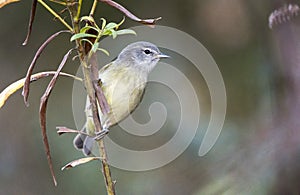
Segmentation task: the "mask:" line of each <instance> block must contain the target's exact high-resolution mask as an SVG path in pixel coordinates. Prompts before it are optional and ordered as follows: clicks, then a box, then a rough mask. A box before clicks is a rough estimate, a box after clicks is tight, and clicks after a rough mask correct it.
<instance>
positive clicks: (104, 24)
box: [100, 18, 106, 30]
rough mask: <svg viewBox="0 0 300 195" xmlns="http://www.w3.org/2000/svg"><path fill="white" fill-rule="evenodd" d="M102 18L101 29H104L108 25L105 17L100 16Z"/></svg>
mask: <svg viewBox="0 0 300 195" xmlns="http://www.w3.org/2000/svg"><path fill="white" fill-rule="evenodd" d="M100 20H101V21H102V27H101V29H102V30H103V29H104V28H105V26H106V20H105V19H104V18H100Z"/></svg>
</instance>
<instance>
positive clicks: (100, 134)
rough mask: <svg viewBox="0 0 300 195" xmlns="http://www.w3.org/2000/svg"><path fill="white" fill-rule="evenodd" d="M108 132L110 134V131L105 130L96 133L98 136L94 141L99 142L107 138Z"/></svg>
mask: <svg viewBox="0 0 300 195" xmlns="http://www.w3.org/2000/svg"><path fill="white" fill-rule="evenodd" d="M108 132H109V130H108V129H103V130H102V131H100V132H97V133H96V136H95V137H94V140H96V141H99V140H101V139H103V138H104V136H105V135H106V134H108Z"/></svg>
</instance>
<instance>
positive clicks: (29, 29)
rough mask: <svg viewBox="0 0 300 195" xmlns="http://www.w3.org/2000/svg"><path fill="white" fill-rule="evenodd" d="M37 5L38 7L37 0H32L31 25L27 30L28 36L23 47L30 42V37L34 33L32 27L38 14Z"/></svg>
mask: <svg viewBox="0 0 300 195" xmlns="http://www.w3.org/2000/svg"><path fill="white" fill-rule="evenodd" d="M36 5H37V0H32V5H31V11H30V19H29V24H28V29H27V35H26V38H25V41H24V42H23V43H22V45H27V42H28V40H29V37H30V35H31V31H32V25H33V21H34V17H35V12H36Z"/></svg>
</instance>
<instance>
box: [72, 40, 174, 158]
mask: <svg viewBox="0 0 300 195" xmlns="http://www.w3.org/2000/svg"><path fill="white" fill-rule="evenodd" d="M167 57H169V56H167V55H165V54H163V53H161V52H160V51H159V49H158V48H157V46H155V45H154V44H152V43H149V42H143V41H141V42H135V43H132V44H130V45H128V46H127V47H125V48H124V49H123V50H122V51H121V53H120V54H119V56H118V57H117V59H116V60H115V61H113V62H111V63H109V64H107V65H105V66H104V67H102V68H101V69H100V71H99V80H100V86H101V88H102V90H103V93H104V96H105V97H106V100H107V103H108V105H109V107H110V109H109V110H110V111H109V113H108V114H107V115H103V114H102V113H101V110H99V115H100V116H99V117H100V120H101V123H102V126H103V129H104V130H105V131H108V129H109V128H110V127H112V126H114V125H116V124H117V123H119V122H120V121H122V120H123V119H124V118H126V117H127V116H128V115H129V114H130V113H131V112H133V111H134V109H135V108H136V107H137V106H138V104H139V103H140V102H141V100H142V97H143V94H144V90H145V87H146V83H147V79H148V75H149V73H150V72H151V70H152V69H153V68H154V67H155V65H156V64H157V63H158V61H159V60H160V59H161V58H167ZM85 112H86V124H85V126H84V128H83V131H85V132H87V133H88V134H89V135H90V136H87V135H84V134H78V135H77V136H76V137H75V139H74V141H73V143H74V146H75V147H76V148H77V149H82V151H83V153H84V154H85V155H89V154H91V150H92V146H93V143H94V137H95V136H96V135H95V126H94V123H93V117H92V110H91V105H90V101H89V98H87V102H86V108H85Z"/></svg>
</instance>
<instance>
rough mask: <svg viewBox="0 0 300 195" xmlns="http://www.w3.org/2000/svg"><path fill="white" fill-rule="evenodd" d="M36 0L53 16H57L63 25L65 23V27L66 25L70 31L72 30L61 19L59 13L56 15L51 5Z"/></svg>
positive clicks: (41, 0)
mask: <svg viewBox="0 0 300 195" xmlns="http://www.w3.org/2000/svg"><path fill="white" fill-rule="evenodd" d="M38 2H39V3H40V4H41V5H42V6H44V7H45V8H46V9H47V10H48V11H49V12H50V13H51V14H52V15H53V16H54V17H55V18H57V19H58V20H59V21H60V22H61V23H62V24H63V25H65V27H67V29H69V30H70V31H72V32H73V29H72V27H71V26H70V25H69V24H68V23H67V22H66V21H65V20H64V19H62V17H60V15H58V14H57V13H56V12H55V11H54V10H53V9H52V8H51V7H49V6H48V5H47V3H45V2H44V1H43V0H38Z"/></svg>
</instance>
